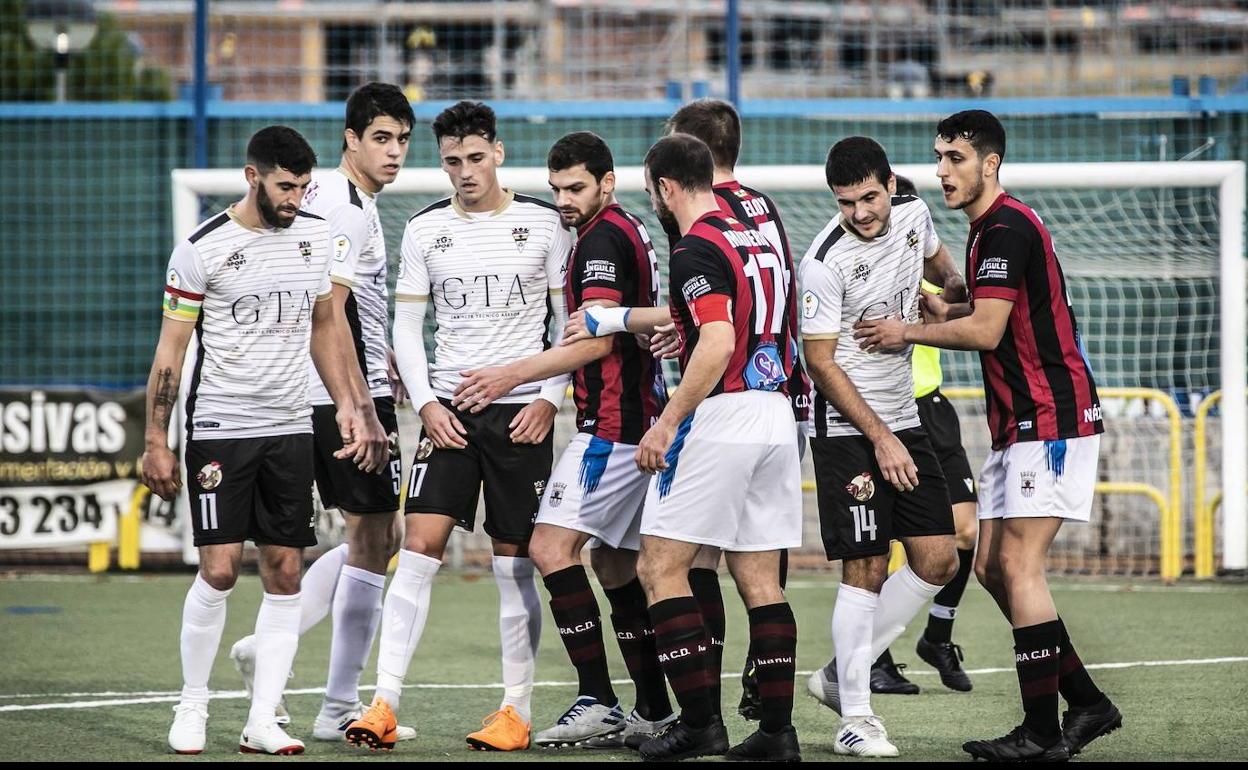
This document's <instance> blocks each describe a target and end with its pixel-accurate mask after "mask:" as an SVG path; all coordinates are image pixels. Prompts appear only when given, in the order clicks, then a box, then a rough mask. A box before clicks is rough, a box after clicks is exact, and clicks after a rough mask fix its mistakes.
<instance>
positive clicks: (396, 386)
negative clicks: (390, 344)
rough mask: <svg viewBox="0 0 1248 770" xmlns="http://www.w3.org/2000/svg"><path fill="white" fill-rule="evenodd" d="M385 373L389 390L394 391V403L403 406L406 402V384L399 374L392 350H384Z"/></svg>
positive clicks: (397, 363)
mask: <svg viewBox="0 0 1248 770" xmlns="http://www.w3.org/2000/svg"><path fill="white" fill-rule="evenodd" d="M386 373H387V374H388V375H389V377H390V390H392V391H393V392H394V405H395V406H403V405H404V404H406V403H407V386H405V385H404V384H403V378H402V377H400V376H399V362H398V361H396V360H395V358H394V351H393V350H387V351H386Z"/></svg>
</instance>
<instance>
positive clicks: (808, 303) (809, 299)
mask: <svg viewBox="0 0 1248 770" xmlns="http://www.w3.org/2000/svg"><path fill="white" fill-rule="evenodd" d="M818 312H819V298H818V297H816V296H815V295H814V293H813V292H810V291H806V292H804V293H803V294H802V317H803V318H814V317H815V314H816V313H818Z"/></svg>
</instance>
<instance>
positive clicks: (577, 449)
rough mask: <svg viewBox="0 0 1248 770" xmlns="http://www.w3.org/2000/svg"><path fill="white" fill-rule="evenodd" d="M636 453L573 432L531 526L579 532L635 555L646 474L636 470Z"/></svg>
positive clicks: (624, 446)
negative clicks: (554, 527)
mask: <svg viewBox="0 0 1248 770" xmlns="http://www.w3.org/2000/svg"><path fill="white" fill-rule="evenodd" d="M636 453H637V447H636V446H634V445H631V444H616V443H614V442H612V441H607V440H606V439H602V438H598V437H597V436H592V435H590V434H588V433H578V434H576V436H574V437H573V438H572V440H571V441H570V442H568V446H567V448H566V449H564V450H563V454H561V455H560V456H559V461H558V462H556V463H555V468H554V470H553V471H551V473H550V481H548V482H547V483H546V492H545V494H543V495H542V505H541V507H540V508H539V509H538V511H537V521H536V523H538V524H553V525H554V526H556V527H563V528H564V529H571V530H575V531H577V532H584V533H585V534H587V535H593V536H594V538H595V539H596V540H598V541H599V542H600V543H603V544H606V545H609V546H611V547H612V548H627V549H629V550H631V551H636V550H637V549H638V548H639V547H640V546H641V534H640V532H639V531H638V530H639V527H640V526H641V508H642V504H643V503H644V502H645V500H646V488H647V487H648V486H649V485H650V476H648V475H647V474H645V473H642V472H641V471H640V470H638V469H637V463H636V461H635V460H634V456H635V455H636ZM594 545H595V546H597V545H598V543H594Z"/></svg>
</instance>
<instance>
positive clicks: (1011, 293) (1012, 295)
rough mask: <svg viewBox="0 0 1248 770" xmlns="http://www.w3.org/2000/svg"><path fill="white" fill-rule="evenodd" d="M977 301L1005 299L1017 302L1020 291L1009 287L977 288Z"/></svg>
mask: <svg viewBox="0 0 1248 770" xmlns="http://www.w3.org/2000/svg"><path fill="white" fill-rule="evenodd" d="M975 299H1005V300H1009V301H1010V302H1017V301H1018V289H1011V288H1009V287H1008V286H976V287H975Z"/></svg>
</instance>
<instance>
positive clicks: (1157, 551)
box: [173, 162, 1248, 577]
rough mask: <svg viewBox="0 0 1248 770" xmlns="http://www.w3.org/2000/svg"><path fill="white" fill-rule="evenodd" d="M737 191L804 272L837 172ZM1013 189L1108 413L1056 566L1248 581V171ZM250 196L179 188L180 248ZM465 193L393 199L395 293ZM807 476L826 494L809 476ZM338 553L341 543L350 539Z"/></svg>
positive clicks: (906, 169)
mask: <svg viewBox="0 0 1248 770" xmlns="http://www.w3.org/2000/svg"><path fill="white" fill-rule="evenodd" d="M895 170H896V172H897V173H898V174H902V175H905V176H907V177H909V178H910V179H911V180H912V181H913V182H914V183H915V184H916V185H917V186H918V188H919V190H920V194H921V195H922V196H923V197H924V199H925V200H927V202H928V205H929V207H930V208H931V210H932V214H933V217H934V218H935V221H936V225H937V228H938V230H939V231H940V234H941V237H942V239H943V241H944V242H945V244H946V246H947V247H948V248H949V250H950V253H951V254H953V256H954V258H955V261H956V262H958V263H959V264H962V261H963V255H964V253H965V237H966V232H967V222H966V219H965V217H964V216H963V215H962V214H961V212H957V211H948V210H946V209H945V208H944V206H943V204H942V202H941V199H940V191H939V187H938V182H937V180H936V178H935V174H934V167H933V166H932V165H921V166H918V165H916V166H897V167H896V168H895ZM499 173H500V178H501V180H502V182H503V184H504V185H505V186H507V187H510V188H512V189H515V190H517V191H520V192H526V193H529V194H533V195H538V196H547V195H548V194H549V192H548V189H547V187H546V170H545V169H543V168H508V167H503V168H502V169H500V172H499ZM617 175H618V178H619V186H618V188H617V189H618V191H619V192H618V197H619V199H620V202H621V204H622V205H623V206H624V207H625V208H627V209H628V210H630V211H632V212H633V213H635V214H637V215H638V216H640V217H641V218H642V219H643V220H644V221H645V222H646V223H647V226H648V227H649V229H650V231H651V233H652V235H654V236H655V246H656V249H657V251H658V252H659V261H660V265H661V268H662V270H663V271H664V272H666V256H667V244H665V243H664V242H663V240H664V239H663V238H662V229H661V228H660V227H659V226H658V224H657V222H656V221H655V218H654V215H653V213H652V212H651V211H650V206H649V201H648V198H647V196H646V194H645V192H644V189H643V185H642V175H641V171H640V169H639V168H637V167H626V168H620V169H618V170H617ZM738 177H739V178H740V179H741V181H742V182H743V183H746V184H750V185H753V186H756V187H758V188H759V189H761V190H763V191H765V192H767V193H768V194H770V195H771V196H772V197H773V198H774V199H775V201H776V203H777V205H778V207H779V209H780V212H781V214H782V216H783V218H784V222H785V227H786V229H787V230H788V233H789V237H790V239H791V243H792V247H793V249H794V256H795V258H797V259H800V257H801V255H802V254H803V253H804V251H805V249H806V248H807V246H809V244H810V243H811V241H812V240H813V239H814V237H815V235H816V234H817V233H818V232H819V230H820V229H821V228H822V227H823V225H824V224H825V223H826V222H827V220H828V218H829V217H831V216H832V215H833V214H834V202H833V200H832V197H831V194H830V193H829V192H828V190H827V187H826V183H825V182H824V170H823V168H822V167H821V166H783V167H781V166H754V167H750V166H747V167H741V168H739V169H738ZM1002 181H1003V183H1004V185H1005V187H1006V189H1007V190H1009V191H1010V192H1011V193H1012V194H1014V195H1015V196H1016V197H1018V198H1020V199H1021V200H1022V201H1023V202H1024V203H1026V204H1027V205H1029V206H1031V207H1032V208H1034V209H1035V210H1036V211H1037V212H1038V213H1039V215H1040V216H1041V218H1042V219H1043V220H1044V222H1045V224H1046V225H1047V226H1048V227H1049V230H1050V232H1051V233H1052V236H1053V240H1054V244H1055V246H1056V249H1057V253H1058V256H1059V258H1060V259H1061V261H1062V266H1063V268H1064V270H1065V272H1066V276H1067V279H1068V282H1069V285H1070V292H1071V299H1072V301H1073V302H1074V306H1075V312H1076V315H1077V317H1078V319H1079V323H1080V326H1081V330H1082V332H1083V336H1084V341H1085V343H1086V346H1087V349H1088V353H1089V356H1090V358H1091V361H1092V367H1093V370H1094V372H1095V374H1096V377H1097V382H1098V385H1099V387H1100V388H1101V395H1102V401H1103V407H1104V411H1105V423H1106V428H1107V434H1106V437H1105V439H1104V441H1103V443H1102V451H1101V464H1100V469H1099V475H1098V478H1099V480H1100V483H1099V486H1098V495H1097V497H1096V501H1095V504H1094V511H1093V514H1092V520H1091V522H1090V523H1089V524H1088V525H1086V526H1070V527H1065V528H1064V529H1063V531H1062V533H1061V535H1060V536H1059V539H1058V542H1057V543H1056V544H1055V545H1054V548H1053V549H1052V551H1051V553H1052V562H1053V564H1052V566H1053V567H1054V568H1056V569H1058V570H1060V571H1062V572H1066V573H1071V574H1117V575H1154V574H1161V575H1164V576H1167V577H1173V576H1177V574H1178V572H1179V571H1181V570H1183V569H1187V568H1190V565H1191V562H1192V560H1193V559H1194V556H1195V554H1196V553H1197V551H1198V549H1199V548H1202V547H1204V548H1210V547H1214V542H1215V541H1216V548H1217V552H1216V553H1217V558H1218V560H1219V562H1218V563H1219V564H1220V565H1222V566H1226V567H1230V568H1244V567H1248V553H1246V551H1248V533H1246V531H1245V527H1244V519H1245V492H1244V488H1243V480H1244V479H1243V469H1244V468H1245V467H1246V462H1245V458H1246V451H1245V439H1246V437H1248V429H1246V426H1245V415H1244V399H1245V396H1244V382H1245V321H1244V314H1245V278H1244V263H1243V234H1244V229H1243V227H1244V164H1243V163H1240V162H1226V163H1223V162H1208V163H1180V162H1173V163H1161V162H1158V163H1084V164H1047V163H1040V164H1024V163H1019V164H1011V163H1006V164H1005V165H1004V166H1003V167H1002ZM242 191H243V180H242V173H241V171H239V170H210V171H199V170H178V171H174V172H173V197H174V209H173V210H174V218H175V222H174V232H175V235H176V236H177V237H185V236H186V235H187V234H188V233H189V232H190V231H191V230H192V229H193V228H194V226H195V225H196V224H197V223H198V222H199V221H200V220H201V219H202V218H203V217H204V216H206V215H207V214H208V213H211V212H212V211H216V210H220V209H221V208H222V207H224V206H225V205H228V204H229V203H230V202H231V201H232V200H234V199H236V198H237V197H238V196H239V195H240V194H241V192H242ZM449 193H450V187H449V183H448V181H447V178H446V176H445V174H443V173H442V172H441V171H439V170H437V169H414V168H409V169H406V170H404V171H403V172H402V173H401V174H400V175H399V178H398V180H397V181H396V182H395V183H394V184H393V185H391V186H389V187H388V188H387V189H386V192H385V193H384V194H383V195H382V196H381V197H380V198H379V210H380V212H381V216H382V224H383V227H384V229H385V233H386V239H387V247H388V253H389V254H390V255H391V281H392V283H393V280H394V276H395V274H396V273H397V261H398V255H399V242H400V240H401V238H402V233H403V227H404V224H405V222H406V220H407V219H408V217H410V216H411V215H412V214H413V213H415V212H416V211H418V210H420V209H421V208H423V207H424V206H425V205H427V204H428V203H430V202H432V201H434V200H436V199H438V198H441V197H445V196H446V195H447V194H449ZM942 362H943V364H944V372H945V385H944V388H945V389H946V390H947V392H948V393H949V395H950V397H951V398H952V399H953V400H954V403H955V404H956V406H957V408H958V411H959V413H960V415H961V418H962V429H963V439H964V442H965V445H966V449H967V452H968V454H969V455H970V459H971V464H972V467H974V468H978V466H979V465H980V464H981V463H982V462H983V459H984V457H985V455H986V452H987V450H988V434H987V427H986V421H985V418H984V406H983V397H982V390H981V388H982V382H981V377H980V371H979V363H978V360H977V357H976V356H975V355H974V354H968V353H959V352H948V351H946V352H945V353H944V354H943V357H942ZM672 382H673V384H674V383H675V377H674V373H673V380H672ZM1219 390H1221V391H1223V397H1222V401H1221V403H1220V404H1219V405H1218V407H1217V409H1216V410H1215V411H1214V416H1215V418H1216V419H1215V420H1214V421H1213V422H1212V423H1211V425H1212V426H1214V428H1215V432H1216V433H1217V434H1218V435H1216V436H1214V441H1213V443H1214V444H1216V451H1215V452H1214V453H1213V454H1212V456H1213V457H1215V458H1216V459H1217V460H1219V461H1221V462H1220V463H1219V464H1218V465H1217V466H1212V467H1210V468H1209V474H1208V476H1209V486H1210V488H1211V494H1212V493H1213V491H1212V490H1217V489H1222V488H1223V485H1222V484H1221V464H1225V466H1226V467H1228V468H1239V469H1240V472H1239V473H1231V474H1230V479H1231V480H1233V481H1234V482H1235V483H1234V484H1232V485H1231V486H1230V487H1228V488H1226V489H1225V492H1224V496H1223V498H1222V500H1221V505H1220V508H1219V515H1220V525H1219V527H1218V531H1217V532H1216V533H1214V534H1213V535H1210V534H1209V533H1206V534H1204V535H1202V538H1203V542H1202V541H1198V540H1197V537H1196V536H1197V534H1198V533H1197V531H1196V530H1197V528H1196V527H1195V526H1194V524H1195V520H1194V516H1193V512H1192V510H1191V496H1192V495H1191V491H1192V476H1193V465H1192V458H1193V455H1194V452H1193V447H1192V444H1191V441H1192V438H1191V433H1192V431H1191V428H1192V417H1193V414H1194V413H1195V410H1196V409H1197V407H1198V405H1199V403H1200V401H1201V400H1202V399H1203V398H1207V397H1208V396H1209V395H1210V394H1212V393H1214V392H1216V391H1219ZM570 409H571V406H570V403H569V404H568V405H566V406H565V409H564V413H563V414H561V416H560V420H559V422H558V423H557V430H556V450H559V449H561V448H562V446H563V445H564V444H566V442H567V440H568V439H569V438H570V436H571V433H572V431H573V427H572V420H571V412H570ZM403 413H404V415H405V417H404V420H403V422H402V424H401V427H402V433H403V441H404V459H405V461H406V462H410V461H411V457H412V448H413V446H414V444H415V439H416V437H417V435H418V432H419V421H418V419H417V418H416V417H415V416H414V415H413V414H412V413H411V412H410V410H403ZM1218 428H1220V430H1216V429H1218ZM805 469H806V474H805V477H806V479H807V480H808V481H810V480H812V479H813V473H812V472H811V469H810V461H809V459H807V461H806V466H805ZM405 472H406V470H405ZM808 486H809V484H808ZM326 521H327V522H332V521H333V517H326ZM805 522H806V524H805V530H806V531H805V539H804V542H805V545H804V546H803V548H802V549H801V551H800V553H799V556H800V557H802V558H801V559H800V561H801V563H804V564H809V565H812V566H813V565H816V564H822V563H823V558H822V546H821V541H820V538H819V534H818V528H819V525H818V515H817V511H816V508H815V497H814V494H813V491H808V492H807V494H806V495H805ZM326 535H327V537H326V539H327V540H332V538H333V537H335V536H340V532H335V531H327V532H326ZM488 557H489V543H488V539H487V538H486V537H485V536H484V534H483V533H481V532H478V533H475V534H473V535H465V534H463V533H460V534H457V535H456V537H455V538H453V541H452V553H451V557H450V558H451V561H452V562H453V563H456V562H458V563H460V564H469V563H488Z"/></svg>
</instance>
